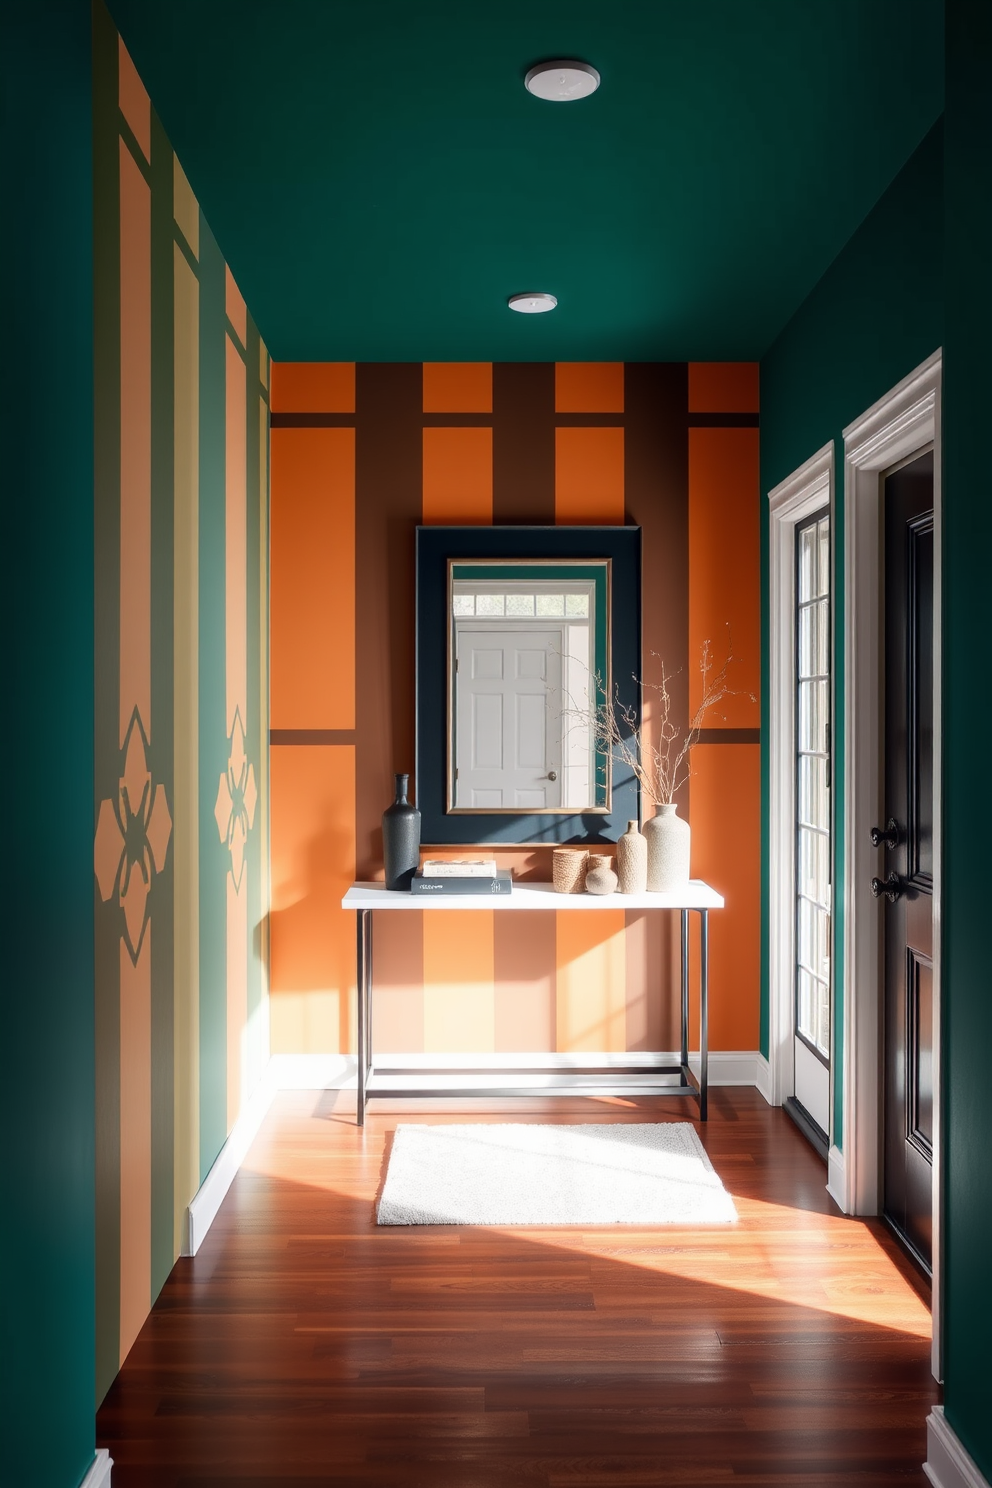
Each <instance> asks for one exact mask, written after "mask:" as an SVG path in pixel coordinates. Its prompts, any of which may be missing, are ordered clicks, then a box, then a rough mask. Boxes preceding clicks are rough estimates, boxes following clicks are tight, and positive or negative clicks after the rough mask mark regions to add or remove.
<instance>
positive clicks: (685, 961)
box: [680, 909, 689, 1079]
mask: <svg viewBox="0 0 992 1488" xmlns="http://www.w3.org/2000/svg"><path fill="white" fill-rule="evenodd" d="M680 919H681V922H682V923H681V932H682V960H681V966H682V1049H681V1053H680V1058H681V1061H682V1078H683V1079H684V1078H685V1071H686V1066H687V1065H688V1063H689V911H688V910H687V909H683V910H682V911H681V914H680Z"/></svg>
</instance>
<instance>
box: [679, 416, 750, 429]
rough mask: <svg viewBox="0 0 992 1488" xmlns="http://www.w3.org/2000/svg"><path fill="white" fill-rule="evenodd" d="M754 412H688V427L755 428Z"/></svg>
mask: <svg viewBox="0 0 992 1488" xmlns="http://www.w3.org/2000/svg"><path fill="white" fill-rule="evenodd" d="M758 423H759V419H758V415H757V414H756V413H690V415H689V428H690V429H756V428H757V427H758Z"/></svg>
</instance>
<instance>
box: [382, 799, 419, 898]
mask: <svg viewBox="0 0 992 1488" xmlns="http://www.w3.org/2000/svg"><path fill="white" fill-rule="evenodd" d="M409 783H410V777H409V775H397V777H396V800H395V801H394V802H393V804H392V806H387V807H386V809H385V811H384V812H383V813H382V855H383V861H384V863H385V867H386V888H387V889H409V888H410V885H411V884H412V882H413V875H414V873H416V871H417V869H418V868H419V866H420V812H419V811H418V810H417V808H416V806H411V805H410V802H409V801H408V800H407V798H406V792H407V786H408V785H409Z"/></svg>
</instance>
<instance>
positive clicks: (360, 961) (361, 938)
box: [355, 909, 372, 1126]
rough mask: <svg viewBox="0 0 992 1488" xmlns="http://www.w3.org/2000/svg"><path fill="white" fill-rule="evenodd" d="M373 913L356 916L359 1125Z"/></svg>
mask: <svg viewBox="0 0 992 1488" xmlns="http://www.w3.org/2000/svg"><path fill="white" fill-rule="evenodd" d="M371 918H372V911H371V910H368V909H360V910H359V911H358V914H357V915H356V916H355V924H356V931H357V943H356V947H355V950H356V961H357V972H358V978H357V980H358V1091H357V1114H358V1125H359V1126H364V1125H365V1076H366V1071H367V1070H368V1035H367V1013H368V1001H369V955H368V951H369V921H370V920H371Z"/></svg>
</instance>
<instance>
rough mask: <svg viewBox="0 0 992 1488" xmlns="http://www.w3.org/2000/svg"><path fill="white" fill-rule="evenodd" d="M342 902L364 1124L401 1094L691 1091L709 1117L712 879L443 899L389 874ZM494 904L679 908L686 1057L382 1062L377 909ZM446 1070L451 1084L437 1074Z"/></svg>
mask: <svg viewBox="0 0 992 1488" xmlns="http://www.w3.org/2000/svg"><path fill="white" fill-rule="evenodd" d="M341 906H342V908H343V909H353V910H355V911H356V912H357V913H356V918H357V936H358V1124H359V1126H362V1125H364V1122H365V1107H366V1105H367V1103H368V1101H369V1099H370V1098H371V1097H372V1096H379V1097H380V1098H385V1099H390V1100H395V1099H410V1098H416V1097H418V1096H419V1097H421V1098H422V1099H432V1098H433V1099H437V1098H438V1097H440V1096H458V1097H463V1096H488V1097H490V1098H493V1097H498V1096H524V1095H530V1096H533V1095H535V1094H538V1095H555V1094H558V1093H559V1092H562V1093H567V1094H568V1095H590V1096H595V1095H600V1096H602V1095H626V1096H635V1095H652V1096H653V1095H691V1096H694V1097H695V1099H696V1100H697V1102H698V1105H699V1117H700V1120H701V1121H705V1120H706V1094H707V1064H708V1057H707V1056H708V1051H707V1038H708V1026H707V1025H708V1016H709V924H708V914H709V911H710V910H711V909H722V908H723V898H722V896H721V895H720V894H718V893H717V892H716V890H715V889H711V888H710V886H709V884H705V883H701V882H700V881H699V880H698V879H693V880H692V881H691V882H690V883H688V884H686V886H685V888H684V889H681V890H680V891H679V892H678V893H674V894H609V895H603V896H598V895H595V894H557V893H555V890H554V888H553V886H552V885H551V884H545V883H521V884H517V883H515V884H514V886H513V892H512V893H511V894H494V895H483V894H446V895H444V896H440V895H439V896H438V897H437V898H436V899H435V898H431V897H430V896H428V895H426V894H413V893H407V892H402V891H394V890H391V889H386V888H384V887H383V885H382V884H381V883H356V884H352V886H351V888H350V889H349V890H348V892H347V893H346V894H345V896H344V898H343V899H342V901H341ZM469 909H474V910H480V909H487V910H488V909H492V910H495V912H496V913H497V914H519V913H521V912H523V913H526V911H527V910H534V909H543V910H557V911H558V912H559V913H566V914H567V913H569V912H577V911H581V912H582V913H584V914H589V913H591V914H596V913H597V912H601V911H604V910H611V909H612V910H617V909H637V910H642V909H643V910H651V911H654V912H660V911H663V910H664V911H669V912H671V911H676V912H678V913H679V915H680V919H681V929H682V937H681V939H682V961H681V972H682V976H681V980H682V987H681V991H682V999H681V1000H682V1041H681V1048H680V1051H679V1059H678V1063H673V1064H664V1065H658V1064H652V1063H649V1062H647V1061H645V1060H643V1059H642V1060H641V1061H640V1062H638V1061H637V1058H636V1056H634V1055H632V1056H631V1058H630V1061H629V1063H626V1064H622V1065H614V1064H612V1063H606V1062H604V1063H603V1064H602V1065H600V1066H596V1065H595V1064H593V1065H583V1066H582V1067H577V1068H575V1069H573V1070H569V1071H567V1072H564V1073H563V1072H562V1071H561V1070H555V1071H554V1072H553V1074H552V1072H551V1071H550V1069H549V1068H548V1066H543V1067H542V1066H541V1065H540V1064H535V1063H533V1062H531V1061H528V1062H527V1064H526V1065H524V1064H521V1062H520V1061H519V1060H518V1061H517V1062H516V1063H514V1061H513V1058H512V1056H510V1057H508V1058H507V1059H506V1060H505V1061H503V1062H501V1063H499V1064H486V1065H478V1066H474V1067H468V1066H465V1065H459V1066H458V1067H457V1068H455V1067H453V1066H451V1065H448V1064H447V1063H446V1062H445V1061H444V1060H443V1059H441V1058H439V1059H438V1061H437V1063H436V1065H433V1066H432V1065H430V1064H425V1065H423V1066H417V1067H416V1068H414V1067H411V1066H409V1065H397V1064H393V1063H391V1062H390V1061H389V1059H388V1057H387V1058H384V1059H382V1060H381V1061H379V1062H378V1063H377V1062H376V1060H375V1058H374V1055H373V1052H372V938H373V917H374V916H375V915H376V914H396V913H399V914H402V913H403V912H410V911H418V912H421V911H422V912H423V913H424V914H457V913H458V912H459V911H460V910H469ZM690 912H695V913H697V914H698V915H699V925H700V956H699V1010H700V1018H699V1025H700V1026H699V1078H698V1079H697V1078H696V1075H695V1073H694V1071H693V1070H692V1069H690V1067H689V914H690ZM670 1075H678V1076H679V1083H678V1084H677V1085H676V1084H662V1083H660V1082H659V1076H670ZM442 1077H443V1081H444V1083H443V1084H438V1081H439V1080H440V1079H442Z"/></svg>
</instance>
